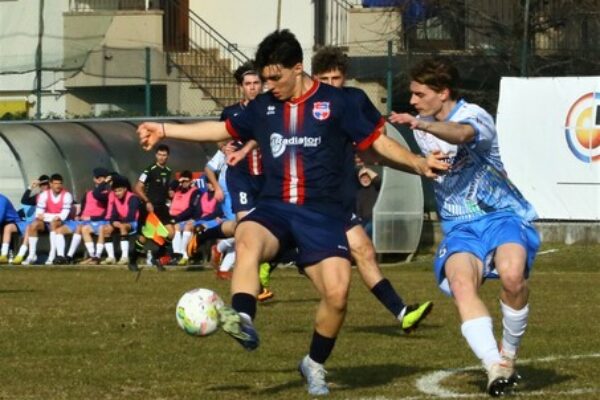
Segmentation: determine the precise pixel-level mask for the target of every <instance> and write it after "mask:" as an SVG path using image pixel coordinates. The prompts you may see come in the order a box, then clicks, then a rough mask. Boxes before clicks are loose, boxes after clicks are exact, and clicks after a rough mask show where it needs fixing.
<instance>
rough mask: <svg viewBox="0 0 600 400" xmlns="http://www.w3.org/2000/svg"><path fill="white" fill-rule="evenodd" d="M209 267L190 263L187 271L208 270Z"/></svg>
mask: <svg viewBox="0 0 600 400" xmlns="http://www.w3.org/2000/svg"><path fill="white" fill-rule="evenodd" d="M207 270H208V268H206V267H205V266H204V265H188V266H187V267H186V268H185V272H198V271H207Z"/></svg>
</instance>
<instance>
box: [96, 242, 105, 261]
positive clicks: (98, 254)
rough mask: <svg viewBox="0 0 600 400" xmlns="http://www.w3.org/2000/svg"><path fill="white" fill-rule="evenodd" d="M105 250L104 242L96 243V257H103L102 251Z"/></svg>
mask: <svg viewBox="0 0 600 400" xmlns="http://www.w3.org/2000/svg"><path fill="white" fill-rule="evenodd" d="M103 251H104V243H96V255H95V257H96V258H101V257H102V252H103Z"/></svg>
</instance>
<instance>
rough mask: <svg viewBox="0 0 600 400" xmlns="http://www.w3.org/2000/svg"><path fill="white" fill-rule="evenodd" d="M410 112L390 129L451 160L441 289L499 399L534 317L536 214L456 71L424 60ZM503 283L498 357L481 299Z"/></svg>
mask: <svg viewBox="0 0 600 400" xmlns="http://www.w3.org/2000/svg"><path fill="white" fill-rule="evenodd" d="M410 77H411V83H410V91H411V93H412V94H411V98H410V103H411V105H412V106H413V107H414V108H415V109H416V110H417V112H418V113H419V115H418V117H415V116H412V115H410V114H395V113H393V114H392V116H391V117H390V121H392V122H394V123H399V124H405V125H408V126H410V128H412V129H413V130H414V135H415V139H416V141H417V143H418V144H419V147H420V148H421V150H422V152H423V153H424V154H428V153H434V152H439V151H440V150H442V151H443V152H445V153H448V154H447V156H448V157H449V162H450V164H451V168H450V170H449V171H448V173H447V174H446V175H444V176H440V177H439V178H438V179H437V180H436V181H435V182H434V191H435V197H436V202H437V207H438V212H439V214H440V218H441V220H442V230H443V232H444V236H445V237H444V240H443V241H442V243H441V244H440V246H439V249H438V251H437V255H436V258H435V261H434V267H435V276H436V279H437V281H438V284H439V285H440V288H441V289H442V290H443V291H444V292H445V293H447V294H450V295H452V296H453V297H454V301H455V304H456V306H457V308H458V313H459V314H460V318H461V320H462V325H461V331H462V334H463V336H464V337H465V339H466V340H467V343H468V344H469V346H470V347H471V350H473V352H474V353H475V355H476V356H477V357H478V358H479V359H480V360H481V361H482V363H483V365H484V366H485V368H486V370H487V373H488V385H487V390H488V393H489V394H490V395H491V396H500V395H503V394H504V392H505V391H506V390H507V389H508V388H509V387H511V386H513V385H514V384H516V380H517V378H518V375H517V373H516V371H515V360H516V357H517V352H518V349H519V346H520V343H521V340H522V338H523V335H524V334H525V328H526V327H527V320H528V316H529V305H528V298H529V287H528V283H527V278H528V276H529V272H530V269H531V268H532V264H533V261H534V258H535V255H536V252H537V249H538V248H539V244H540V239H539V235H538V233H537V231H536V230H535V228H534V227H533V225H532V224H531V221H532V220H534V219H535V218H537V216H536V213H535V210H534V209H533V207H532V206H531V204H529V203H528V202H527V200H526V199H525V198H524V197H523V196H522V195H521V193H520V192H519V191H518V190H517V188H516V187H515V186H514V185H513V184H512V183H511V182H510V180H509V179H508V177H507V175H506V171H505V170H504V166H503V164H502V160H501V158H500V152H499V148H498V137H497V132H496V127H495V125H494V119H493V118H492V116H491V115H490V114H488V113H487V112H486V111H485V110H483V109H482V108H481V107H479V106H477V105H475V104H472V103H468V102H466V101H465V100H464V99H461V98H460V97H459V92H458V83H459V74H458V71H457V69H456V68H455V67H454V66H453V65H451V64H450V63H449V62H448V61H446V60H443V59H436V60H433V59H431V60H425V61H423V62H421V63H419V64H418V65H416V66H415V67H414V68H412V70H411V72H410ZM498 277H499V278H500V282H501V290H500V309H501V312H502V316H503V319H502V324H503V327H504V330H503V337H502V344H501V348H500V350H498V345H497V343H496V339H495V338H494V332H493V327H492V318H491V316H490V313H489V311H488V309H487V307H486V306H485V304H484V303H483V301H482V300H481V298H480V297H479V295H478V291H479V288H480V286H481V285H482V284H483V282H484V281H485V279H486V278H498Z"/></svg>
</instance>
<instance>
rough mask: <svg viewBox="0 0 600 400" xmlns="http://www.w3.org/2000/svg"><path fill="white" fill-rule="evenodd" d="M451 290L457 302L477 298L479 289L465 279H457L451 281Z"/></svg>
mask: <svg viewBox="0 0 600 400" xmlns="http://www.w3.org/2000/svg"><path fill="white" fill-rule="evenodd" d="M450 289H451V290H452V295H453V296H454V299H455V300H456V302H461V301H463V300H468V299H471V298H473V297H475V296H477V287H476V285H475V284H474V283H473V282H472V281H471V280H470V279H467V278H465V277H457V278H454V279H452V280H451V281H450Z"/></svg>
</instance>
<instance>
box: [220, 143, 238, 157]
mask: <svg viewBox="0 0 600 400" xmlns="http://www.w3.org/2000/svg"><path fill="white" fill-rule="evenodd" d="M233 143H234V142H233V140H231V141H229V142H227V144H225V146H223V147H221V151H222V152H223V153H225V155H226V156H228V155H230V154H231V153H233V152H235V146H234V145H233Z"/></svg>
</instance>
